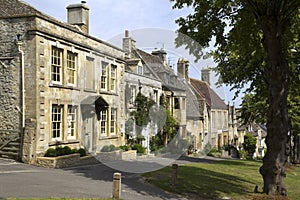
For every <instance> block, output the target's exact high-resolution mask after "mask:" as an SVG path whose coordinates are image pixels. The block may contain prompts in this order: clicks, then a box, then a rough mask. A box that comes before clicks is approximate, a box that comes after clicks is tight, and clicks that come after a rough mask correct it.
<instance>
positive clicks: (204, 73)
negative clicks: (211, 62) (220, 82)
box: [201, 68, 210, 85]
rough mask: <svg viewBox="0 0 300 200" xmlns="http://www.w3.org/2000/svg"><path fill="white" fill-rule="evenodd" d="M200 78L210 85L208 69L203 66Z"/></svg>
mask: <svg viewBox="0 0 300 200" xmlns="http://www.w3.org/2000/svg"><path fill="white" fill-rule="evenodd" d="M201 80H202V81H205V82H206V83H207V84H208V85H210V69H209V68H204V69H202V70H201Z"/></svg>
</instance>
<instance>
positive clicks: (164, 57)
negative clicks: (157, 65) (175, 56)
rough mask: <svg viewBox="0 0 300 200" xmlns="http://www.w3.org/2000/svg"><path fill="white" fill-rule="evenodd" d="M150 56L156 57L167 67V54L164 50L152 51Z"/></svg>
mask: <svg viewBox="0 0 300 200" xmlns="http://www.w3.org/2000/svg"><path fill="white" fill-rule="evenodd" d="M152 55H156V56H158V57H159V58H160V59H161V60H162V62H163V63H164V65H167V52H166V51H165V50H164V49H159V50H154V51H152Z"/></svg>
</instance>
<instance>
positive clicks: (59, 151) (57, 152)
mask: <svg viewBox="0 0 300 200" xmlns="http://www.w3.org/2000/svg"><path fill="white" fill-rule="evenodd" d="M74 153H79V154H80V157H82V156H86V151H85V149H83V148H80V149H78V150H77V149H71V148H70V147H69V146H65V147H56V148H55V149H54V148H49V149H48V150H47V151H46V153H45V155H44V156H45V157H57V156H63V155H69V154H74Z"/></svg>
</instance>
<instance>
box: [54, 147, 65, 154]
mask: <svg viewBox="0 0 300 200" xmlns="http://www.w3.org/2000/svg"><path fill="white" fill-rule="evenodd" d="M55 151H56V156H62V155H65V154H64V148H63V147H56V149H55Z"/></svg>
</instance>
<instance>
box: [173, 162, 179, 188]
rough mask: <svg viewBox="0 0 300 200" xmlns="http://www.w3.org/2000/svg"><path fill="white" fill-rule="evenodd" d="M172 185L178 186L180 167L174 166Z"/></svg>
mask: <svg viewBox="0 0 300 200" xmlns="http://www.w3.org/2000/svg"><path fill="white" fill-rule="evenodd" d="M172 169H173V170H172V185H177V170H178V165H177V164H173V165H172Z"/></svg>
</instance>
